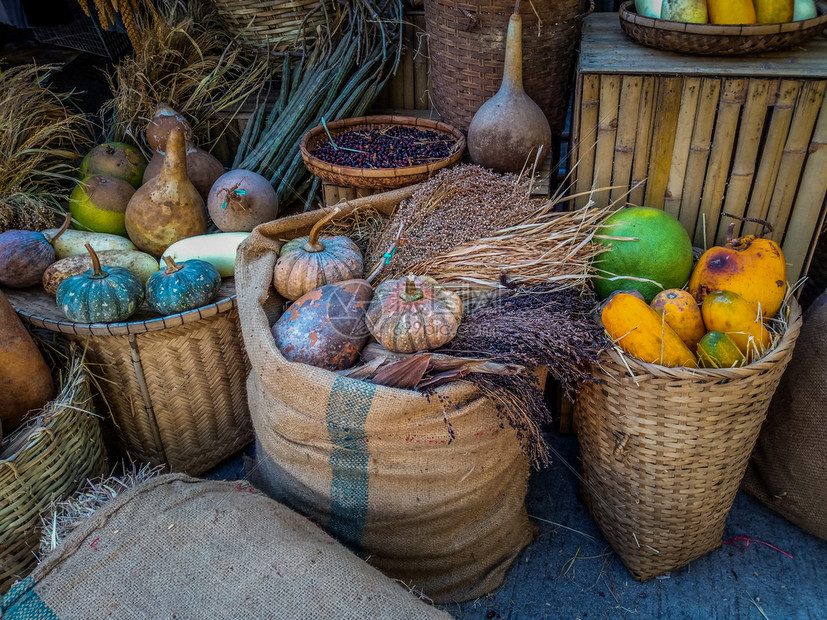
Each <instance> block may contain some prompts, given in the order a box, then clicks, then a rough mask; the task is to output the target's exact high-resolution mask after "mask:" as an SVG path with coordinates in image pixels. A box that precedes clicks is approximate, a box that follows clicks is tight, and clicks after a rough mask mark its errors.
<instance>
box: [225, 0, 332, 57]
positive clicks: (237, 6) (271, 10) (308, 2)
mask: <svg viewBox="0 0 827 620" xmlns="http://www.w3.org/2000/svg"><path fill="white" fill-rule="evenodd" d="M212 2H213V4H214V5H215V8H216V10H217V11H218V13H219V14H220V15H221V16H222V17H223V18H224V19H225V20H226V21H227V22H228V23H229V24H230V25H231V26H233V29H234V34H236V35H238V37H239V40H240V41H242V42H243V43H245V44H246V45H249V46H251V47H257V48H261V49H267V50H269V51H273V52H284V51H287V50H290V49H295V48H296V47H297V46H299V45H300V39H301V37H302V36H303V35H307V34H308V33H313V31H314V30H315V29H316V26H318V25H322V24H324V22H325V14H324V11H320V10H315V11H311V10H312V9H314V8H318V7H319V5H320V2H319V0H212Z"/></svg>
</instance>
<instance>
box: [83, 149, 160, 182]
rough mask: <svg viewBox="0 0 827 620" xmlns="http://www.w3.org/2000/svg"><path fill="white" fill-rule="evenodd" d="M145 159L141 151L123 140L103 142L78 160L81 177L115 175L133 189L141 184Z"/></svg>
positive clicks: (145, 163)
mask: <svg viewBox="0 0 827 620" xmlns="http://www.w3.org/2000/svg"><path fill="white" fill-rule="evenodd" d="M146 165H147V161H146V158H145V157H144V155H143V153H141V151H140V150H139V149H138V148H136V147H134V146H132V145H130V144H124V143H123V142H105V143H104V144H99V145H98V146H96V147H95V148H93V149H92V150H91V151H89V153H87V154H86V157H84V158H83V160H82V161H81V162H80V170H79V171H78V174H79V176H80V178H81V179H83V178H86V177H91V176H107V177H117V178H119V179H123V180H124V181H126V182H127V183H129V184H130V185H131V186H132V187H134V188H135V189H138V188H139V187H140V186H141V182H142V180H143V178H144V170H145V169H146Z"/></svg>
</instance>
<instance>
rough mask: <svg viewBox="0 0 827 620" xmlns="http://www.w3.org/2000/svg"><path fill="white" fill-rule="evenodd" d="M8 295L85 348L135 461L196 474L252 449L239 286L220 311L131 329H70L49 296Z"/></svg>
mask: <svg viewBox="0 0 827 620" xmlns="http://www.w3.org/2000/svg"><path fill="white" fill-rule="evenodd" d="M4 292H5V293H6V295H7V297H8V298H9V301H11V303H12V305H13V306H14V307H15V309H16V310H17V313H18V315H19V316H20V317H21V318H22V319H23V321H25V322H27V323H29V324H31V325H34V326H36V327H42V328H45V329H48V330H51V331H54V332H58V333H60V334H63V336H65V337H66V338H67V339H69V340H70V341H75V342H78V343H80V344H81V346H84V347H86V348H87V354H86V356H87V360H88V362H89V364H90V370H91V372H92V373H93V374H94V375H95V377H96V387H98V388H99V389H100V393H101V395H102V397H103V398H102V400H103V401H104V402H105V404H106V405H108V407H109V410H110V412H111V414H112V420H113V422H114V425H115V434H116V436H117V439H118V443H119V444H120V447H121V448H122V449H123V450H124V452H126V454H127V456H128V457H129V458H131V459H132V460H134V461H137V462H141V463H151V464H153V465H164V466H167V467H168V468H169V469H170V470H172V471H176V472H182V473H186V474H190V475H193V476H194V475H198V474H200V473H203V472H204V471H206V470H207V469H209V468H211V467H213V466H214V465H216V464H218V463H220V462H221V461H222V460H224V459H226V458H228V457H229V456H231V455H233V454H235V453H236V452H238V451H239V450H241V449H242V448H243V447H244V446H246V445H248V444H249V443H251V442H252V440H253V428H252V422H251V420H250V412H249V409H248V407H247V389H246V380H247V371H248V368H249V362H248V361H247V355H246V353H245V351H244V346H243V343H242V339H241V329H240V327H239V325H238V309H237V307H236V297H235V285H234V281H233V279H232V278H225V279H224V284H223V285H222V288H221V291H219V294H218V299H219V301H217V302H215V303H212V304H209V305H207V306H203V307H201V308H198V309H196V310H190V311H189V312H182V313H178V314H172V315H169V316H167V317H158V315H157V314H152V313H150V312H148V311H142V312H139V313H137V314H135V315H133V317H131V319H132V320H130V321H129V322H126V323H109V324H106V323H97V324H94V323H91V324H90V323H72V322H70V321H67V320H66V317H65V316H64V315H63V314H62V313H61V311H60V309H59V308H58V307H57V306H56V305H55V301H54V298H52V297H51V296H49V295H48V294H47V293H45V292H44V291H42V289H40V290H36V289H27V290H25V291H12V290H8V289H7V290H5V291H4Z"/></svg>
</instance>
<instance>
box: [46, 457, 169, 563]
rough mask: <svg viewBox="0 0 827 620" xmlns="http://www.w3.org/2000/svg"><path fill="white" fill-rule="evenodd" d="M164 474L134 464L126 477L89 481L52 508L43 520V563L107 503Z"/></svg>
mask: <svg viewBox="0 0 827 620" xmlns="http://www.w3.org/2000/svg"><path fill="white" fill-rule="evenodd" d="M162 471H163V468H162V467H160V466H156V467H152V466H151V465H149V464H144V465H141V466H140V467H138V466H137V465H135V464H133V465H132V468H131V469H129V470H126V472H125V473H123V474H122V475H119V476H116V475H114V474H113V475H110V476H108V477H106V478H98V479H95V480H88V481H87V484H86V487H85V488H83V489H82V490H80V491H78V492H77V493H75V494H74V495H72V496H70V497H69V498H67V499H65V500H63V501H59V502H57V503H55V504H53V505H52V508H51V509H50V510H49V511H47V512H46V513H45V514H47V515H48V516H46V517H44V519H43V530H42V533H41V538H40V558H39V559H40V560H41V561H42V560H43V558H45V557H46V555H48V554H49V553H50V552H51V551H53V550H54V549H55V548H56V547H57V546H58V545H59V544H60V543H61V542H62V541H63V540H64V539H65V538H66V537H67V536H68V535H69V534H71V533H72V530H74V529H75V527H77V525H78V524H79V523H80V522H81V521H82V520H83V519H84V518H85V517H88V516H91V515H92V514H94V513H95V511H97V510H98V509H99V508H100V507H101V506H103V505H104V504H105V503H106V502H108V501H110V500H112V499H115V498H116V497H117V496H118V495H120V494H121V493H123V492H124V491H128V490H129V489H131V488H133V487H136V486H138V485H139V484H141V483H143V482H146V481H147V480H151V479H152V478H155V477H156V476H159V475H160V474H161V473H162Z"/></svg>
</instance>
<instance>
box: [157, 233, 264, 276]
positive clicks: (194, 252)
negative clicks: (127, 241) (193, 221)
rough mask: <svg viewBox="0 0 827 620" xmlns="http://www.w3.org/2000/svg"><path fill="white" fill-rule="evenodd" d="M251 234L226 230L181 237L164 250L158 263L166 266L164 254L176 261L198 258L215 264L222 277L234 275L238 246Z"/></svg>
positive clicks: (160, 265)
mask: <svg viewBox="0 0 827 620" xmlns="http://www.w3.org/2000/svg"><path fill="white" fill-rule="evenodd" d="M249 236H250V233H248V232H225V233H215V234H211V235H197V236H195V237H187V238H186V239H179V240H178V241H176V242H175V243H173V244H172V245H170V246H169V247H168V248H167V249H166V250H164V254H163V256H162V257H161V260H160V261H159V262H158V265H159V267H166V263H165V262H164V256H169V257H170V258H172V260H174V261H175V262H176V263H180V262H181V261H185V260H190V259H193V258H198V259H200V260H204V261H207V262H208V263H211V264H212V265H214V266H215V268H216V269H218V273H220V274H221V276H222V277H228V276H232V275H233V274H235V255H236V251H237V250H238V246H239V245H240V244H241V242H242V241H244V240H245V239H246V238H247V237H249Z"/></svg>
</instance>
